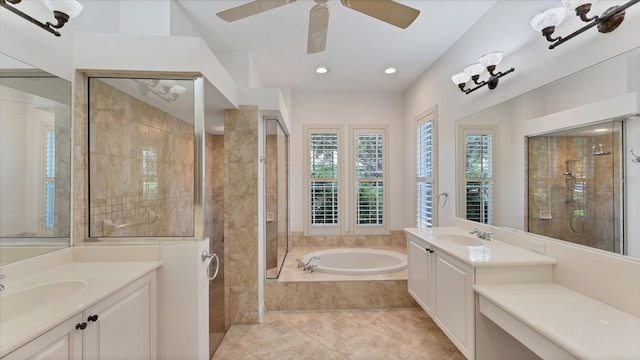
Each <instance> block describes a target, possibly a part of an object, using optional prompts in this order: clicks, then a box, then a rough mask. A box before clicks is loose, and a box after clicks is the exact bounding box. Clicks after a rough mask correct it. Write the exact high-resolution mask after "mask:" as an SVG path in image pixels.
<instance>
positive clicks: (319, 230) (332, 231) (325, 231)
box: [303, 125, 348, 236]
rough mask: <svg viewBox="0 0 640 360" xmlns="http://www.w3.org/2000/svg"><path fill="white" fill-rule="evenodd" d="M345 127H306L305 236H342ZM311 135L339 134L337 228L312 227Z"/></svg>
mask: <svg viewBox="0 0 640 360" xmlns="http://www.w3.org/2000/svg"><path fill="white" fill-rule="evenodd" d="M343 128H344V126H342V125H305V126H304V127H303V129H304V154H303V156H304V159H303V164H304V211H303V213H304V221H303V223H304V235H305V236H337V235H340V234H341V228H342V227H343V226H344V224H345V223H346V221H345V210H344V209H345V207H344V204H345V199H348V198H347V197H345V195H346V194H345V186H344V177H345V174H344V173H345V171H344V170H343V169H344V168H345V167H344V165H343V162H344V161H345V159H346V154H345V151H344V139H343V133H344V131H343V130H344V129H343ZM311 133H315V134H317V133H330V134H333V133H337V134H338V179H337V180H338V225H337V226H311V221H310V219H311V211H310V210H311V189H310V182H311V179H310V176H311V174H310V164H309V147H310V145H311V144H310V141H309V140H310V134H311Z"/></svg>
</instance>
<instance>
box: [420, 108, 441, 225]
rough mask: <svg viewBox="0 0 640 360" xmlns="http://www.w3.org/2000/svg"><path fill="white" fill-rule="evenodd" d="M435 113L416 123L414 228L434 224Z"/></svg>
mask: <svg viewBox="0 0 640 360" xmlns="http://www.w3.org/2000/svg"><path fill="white" fill-rule="evenodd" d="M435 117H436V113H435V111H428V112H427V113H426V114H424V116H422V115H421V116H419V117H418V122H417V123H416V226H417V227H432V226H433V225H434V224H436V219H435V218H436V211H435V210H436V209H437V208H436V209H434V207H433V193H434V191H435V183H434V171H435V163H436V156H435Z"/></svg>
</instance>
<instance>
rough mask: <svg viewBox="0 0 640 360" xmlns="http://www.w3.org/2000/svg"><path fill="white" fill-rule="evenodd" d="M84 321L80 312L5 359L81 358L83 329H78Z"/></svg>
mask: <svg viewBox="0 0 640 360" xmlns="http://www.w3.org/2000/svg"><path fill="white" fill-rule="evenodd" d="M81 323H82V316H81V315H80V314H78V315H76V316H74V317H72V318H71V319H69V320H67V321H65V322H64V323H62V324H60V325H58V326H56V327H55V328H53V329H51V330H49V331H48V332H46V333H44V334H42V335H40V336H38V337H37V338H35V339H34V340H32V341H31V342H29V343H27V344H26V345H24V346H22V347H20V348H19V349H17V350H16V351H14V352H12V353H10V354H8V355H7V356H5V357H3V358H2V359H3V360H25V359H29V360H81V359H82V330H80V329H76V325H77V324H81Z"/></svg>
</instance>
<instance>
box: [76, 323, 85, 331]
mask: <svg viewBox="0 0 640 360" xmlns="http://www.w3.org/2000/svg"><path fill="white" fill-rule="evenodd" d="M86 328H87V323H86V322H83V323H81V324H76V330H78V329H79V330H84V329H86Z"/></svg>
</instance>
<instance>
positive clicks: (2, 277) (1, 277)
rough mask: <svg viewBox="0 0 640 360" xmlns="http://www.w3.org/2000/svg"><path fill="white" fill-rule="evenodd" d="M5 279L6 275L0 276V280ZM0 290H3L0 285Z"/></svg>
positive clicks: (2, 286)
mask: <svg viewBox="0 0 640 360" xmlns="http://www.w3.org/2000/svg"><path fill="white" fill-rule="evenodd" d="M6 277H7V276H6V275H2V274H0V280H2V279H4V278H6ZM2 290H4V285H2V284H0V291H2Z"/></svg>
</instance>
